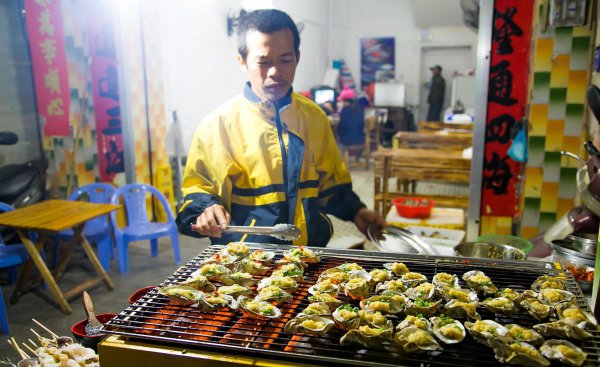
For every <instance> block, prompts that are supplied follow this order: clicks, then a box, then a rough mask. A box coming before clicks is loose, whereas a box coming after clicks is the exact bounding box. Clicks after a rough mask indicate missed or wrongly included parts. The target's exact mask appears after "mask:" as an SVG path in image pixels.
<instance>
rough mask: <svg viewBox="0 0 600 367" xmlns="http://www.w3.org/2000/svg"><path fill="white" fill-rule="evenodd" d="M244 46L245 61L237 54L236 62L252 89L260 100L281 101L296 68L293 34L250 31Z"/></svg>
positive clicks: (285, 31)
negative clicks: (244, 73) (246, 74)
mask: <svg viewBox="0 0 600 367" xmlns="http://www.w3.org/2000/svg"><path fill="white" fill-rule="evenodd" d="M246 46H247V49H248V55H247V56H246V60H244V59H242V57H241V56H240V55H238V61H239V63H240V65H241V66H242V68H243V69H244V70H245V71H247V72H248V77H249V79H250V84H251V85H252V90H253V91H254V93H256V95H258V96H259V97H260V98H261V99H267V100H270V101H277V100H279V99H281V98H282V97H283V96H285V94H286V93H287V92H288V90H289V89H290V87H291V86H292V82H293V81H294V76H295V74H296V66H297V65H298V58H297V57H296V52H295V51H294V36H293V35H292V31H290V30H289V29H283V30H280V31H277V32H274V33H270V34H268V33H261V32H258V31H250V32H248V33H246Z"/></svg>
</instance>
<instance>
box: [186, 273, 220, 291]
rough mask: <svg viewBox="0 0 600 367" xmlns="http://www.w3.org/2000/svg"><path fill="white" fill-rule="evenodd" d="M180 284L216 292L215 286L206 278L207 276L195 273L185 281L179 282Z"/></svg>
mask: <svg viewBox="0 0 600 367" xmlns="http://www.w3.org/2000/svg"><path fill="white" fill-rule="evenodd" d="M177 284H179V285H183V286H187V287H192V288H194V289H197V290H199V291H202V292H214V291H215V290H216V288H215V286H214V285H213V284H212V283H211V282H209V281H208V279H206V277H205V276H202V275H195V276H193V277H189V278H187V279H186V280H184V281H183V282H179V283H177Z"/></svg>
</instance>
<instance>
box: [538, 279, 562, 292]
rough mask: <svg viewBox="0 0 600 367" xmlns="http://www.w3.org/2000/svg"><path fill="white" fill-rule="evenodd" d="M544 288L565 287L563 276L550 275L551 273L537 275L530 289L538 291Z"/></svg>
mask: <svg viewBox="0 0 600 367" xmlns="http://www.w3.org/2000/svg"><path fill="white" fill-rule="evenodd" d="M545 288H554V289H562V290H564V289H565V278H561V277H556V276H551V275H542V276H539V277H538V278H537V279H536V280H535V281H534V282H533V284H531V289H532V290H534V291H536V292H539V291H540V289H545Z"/></svg>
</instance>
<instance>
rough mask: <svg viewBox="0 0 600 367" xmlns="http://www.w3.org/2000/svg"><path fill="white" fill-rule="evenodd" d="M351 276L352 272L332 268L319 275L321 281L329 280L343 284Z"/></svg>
mask: <svg viewBox="0 0 600 367" xmlns="http://www.w3.org/2000/svg"><path fill="white" fill-rule="evenodd" d="M349 278H350V273H347V272H345V271H343V270H341V269H337V268H331V269H327V270H325V271H324V272H322V273H321V275H319V279H318V281H319V282H322V281H324V280H329V281H330V282H331V283H333V284H342V283H344V282H346V281H347V280H348V279H349Z"/></svg>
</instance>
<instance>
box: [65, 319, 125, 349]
mask: <svg viewBox="0 0 600 367" xmlns="http://www.w3.org/2000/svg"><path fill="white" fill-rule="evenodd" d="M115 316H117V314H114V313H101V314H99V315H96V318H97V319H98V321H100V322H101V323H103V324H106V323H107V322H109V321H110V320H111V319H112V318H113V317H115ZM86 324H87V319H84V320H81V321H79V322H78V323H76V324H75V325H73V326H71V333H73V336H74V337H75V340H77V342H79V343H80V344H81V345H83V346H84V347H87V348H92V349H93V350H95V351H96V352H97V351H98V350H97V346H98V343H100V341H101V340H102V339H104V337H105V336H106V333H100V334H97V335H88V334H86V332H85V325H86Z"/></svg>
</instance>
